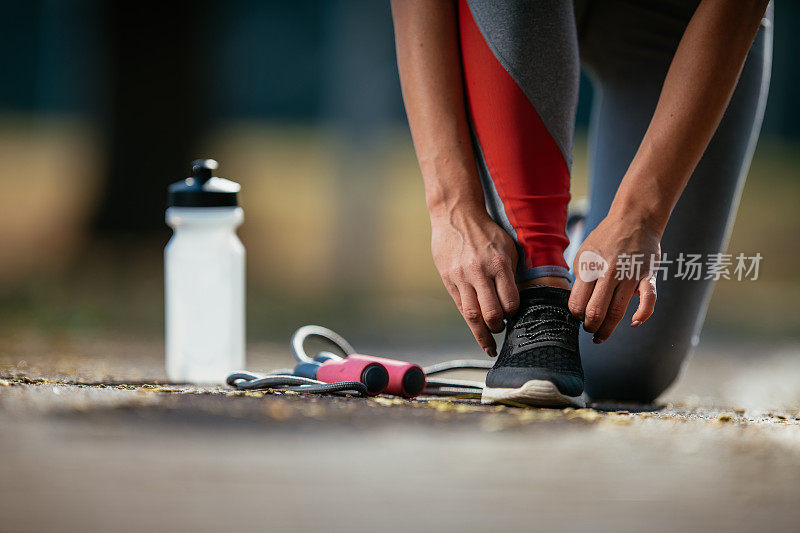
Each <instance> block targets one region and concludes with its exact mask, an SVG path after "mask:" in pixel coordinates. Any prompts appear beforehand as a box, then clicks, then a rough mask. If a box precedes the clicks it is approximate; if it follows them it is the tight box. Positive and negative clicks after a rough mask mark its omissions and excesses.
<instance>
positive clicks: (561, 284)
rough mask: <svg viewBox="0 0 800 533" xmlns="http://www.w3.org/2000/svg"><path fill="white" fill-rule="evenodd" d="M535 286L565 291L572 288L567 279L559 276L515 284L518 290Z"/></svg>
mask: <svg viewBox="0 0 800 533" xmlns="http://www.w3.org/2000/svg"><path fill="white" fill-rule="evenodd" d="M536 286H545V287H556V288H557V289H566V290H570V289H571V288H572V286H571V285H570V283H569V280H568V279H567V278H562V277H561V276H542V277H541V278H533V279H529V280H527V281H523V282H522V283H518V284H517V287H518V288H519V290H522V289H527V288H530V287H536Z"/></svg>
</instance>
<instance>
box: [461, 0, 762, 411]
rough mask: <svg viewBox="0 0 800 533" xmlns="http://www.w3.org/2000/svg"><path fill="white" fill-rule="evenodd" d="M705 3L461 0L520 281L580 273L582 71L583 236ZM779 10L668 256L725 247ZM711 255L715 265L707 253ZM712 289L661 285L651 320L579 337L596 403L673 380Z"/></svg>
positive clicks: (476, 132)
mask: <svg viewBox="0 0 800 533" xmlns="http://www.w3.org/2000/svg"><path fill="white" fill-rule="evenodd" d="M697 4H698V2H697V1H686V0H667V1H664V0H662V1H656V0H652V1H633V0H632V1H622V0H602V1H576V2H575V3H574V4H573V3H571V2H567V1H564V0H535V1H533V0H459V26H460V39H461V51H462V62H463V72H464V84H465V90H466V99H467V108H468V114H469V120H470V124H471V128H472V134H473V140H474V143H475V148H476V150H475V152H476V159H477V166H478V170H479V174H480V177H481V182H482V185H483V189H484V194H485V196H486V204H487V208H488V210H489V212H490V214H491V215H492V217H493V218H494V220H495V221H496V222H497V223H498V224H499V225H500V226H502V227H503V228H504V229H505V230H506V232H507V233H508V234H509V235H510V236H511V237H512V238H513V239H514V241H515V243H516V244H517V250H518V252H519V258H520V259H519V264H518V267H517V279H518V281H524V280H527V279H532V278H535V277H540V276H545V275H550V276H553V275H554V276H563V277H567V278H571V274H570V271H569V268H568V266H567V263H566V261H565V260H564V255H563V254H564V250H565V248H566V247H567V245H568V244H569V240H568V238H567V236H566V234H565V223H566V216H567V204H568V202H569V199H570V195H569V181H570V167H571V162H572V161H571V154H572V137H573V130H574V121H575V109H576V105H577V95H578V81H579V69H580V66H581V64H582V65H583V66H584V68H585V70H586V72H587V73H588V74H589V76H590V78H591V80H592V83H593V87H594V95H595V96H594V102H593V109H592V113H591V121H590V138H589V146H590V154H589V162H590V169H589V181H590V199H589V201H590V203H589V212H588V215H587V219H586V234H588V233H589V232H590V231H591V230H592V229H594V228H595V227H596V226H597V224H598V223H599V222H600V221H601V220H602V219H603V217H605V215H606V214H607V213H608V209H609V207H610V205H611V201H612V200H613V198H614V194H615V193H616V191H617V187H618V186H619V183H620V181H621V179H622V177H623V176H624V175H625V172H626V170H627V168H628V165H629V164H630V162H631V160H632V159H633V156H634V154H635V153H636V150H637V148H638V147H639V144H640V142H641V140H642V137H643V136H644V133H645V130H646V129H647V126H648V124H649V122H650V118H651V117H652V115H653V111H654V110H655V107H656V103H657V101H658V97H659V94H660V91H661V86H662V84H663V81H664V78H665V76H666V73H667V69H668V68H669V65H670V62H671V60H672V57H673V55H674V53H675V50H676V48H677V46H678V42H679V41H680V39H681V36H682V35H683V32H684V30H685V28H686V25H687V24H688V22H689V19H690V18H691V17H692V14H693V13H694V10H695V8H696V7H697ZM771 20H772V5H770V7H769V9H768V11H767V14H766V16H765V19H764V20H763V22H762V25H761V27H760V29H759V31H758V34H757V36H756V38H755V42H754V43H753V46H752V48H751V49H750V52H749V54H748V56H747V60H746V62H745V65H744V69H743V70H742V74H741V77H740V79H739V82H738V85H737V87H736V90H735V92H734V94H733V97H732V99H731V102H730V104H729V105H728V108H727V110H726V112H725V115H724V117H723V118H722V121H721V123H720V125H719V128H718V129H717V131H716V133H715V135H714V137H713V139H712V140H711V143H710V144H709V146H708V148H707V149H706V151H705V153H704V155H703V157H702V159H701V160H700V163H699V164H698V166H697V168H696V170H695V171H694V173H693V174H692V177H691V180H690V181H689V184H688V185H687V187H686V189H685V191H684V193H683V195H682V196H681V198H680V200H679V201H678V203H677V206H676V207H675V210H674V212H673V214H672V217H671V218H670V221H669V224H668V225H667V229H666V231H665V233H664V236H663V239H662V241H661V247H662V253H665V254H667V256H668V258H674V257H676V256H677V254H678V253H680V252H683V253H685V254H687V253H699V254H710V253H717V252H721V251H723V250H724V248H725V247H726V246H727V241H728V237H729V234H730V230H731V227H732V224H733V220H734V217H735V214H736V209H737V206H738V203H739V198H740V196H741V192H742V187H743V185H744V181H745V177H746V175H747V170H748V168H749V166H750V161H751V159H752V155H753V150H754V148H755V144H756V140H757V138H758V132H759V129H760V127H761V121H762V117H763V114H764V107H765V104H766V95H767V89H768V86H769V73H770V63H771V54H772V24H771ZM704 257H705V256H704ZM712 288H713V282H712V281H708V280H699V281H690V280H681V279H676V278H675V277H674V276H673V275H670V276H667V279H666V280H665V281H661V280H660V279H659V296H658V302H657V304H656V311H655V313H654V315H653V316H652V317H651V318H650V319H649V320H648V321H647V322H646V323H645V324H643V325H642V326H640V327H638V328H629V327H625V326H626V324H628V323H630V321H631V316H632V314H633V312H634V311H635V309H636V299H634V301H632V302H631V304H630V305H629V306H628V311H627V313H626V316H625V318H623V320H622V322H621V326H620V327H618V328H617V329H616V331H615V332H614V334H613V335H612V336H611V337H610V338H609V340H607V341H606V342H604V343H603V344H599V345H596V344H593V343H592V342H591V340H590V337H591V336H590V335H583V336H582V338H581V354H582V358H583V365H584V371H585V374H586V391H587V392H588V394H589V395H590V396H591V397H592V398H594V399H613V400H618V401H644V402H648V401H652V400H654V399H655V398H656V397H657V396H658V395H660V394H661V393H662V392H663V391H664V390H665V389H666V388H667V387H668V386H669V385H670V384H671V383H673V382H674V381H675V379H676V378H677V376H678V375H679V373H680V371H681V367H682V365H683V363H684V361H686V359H687V355H688V354H689V352H690V350H691V348H692V347H693V346H695V345H696V344H697V342H698V335H699V331H700V328H701V326H702V323H703V320H704V318H705V312H706V308H707V306H708V301H709V299H710V296H711V291H712Z"/></svg>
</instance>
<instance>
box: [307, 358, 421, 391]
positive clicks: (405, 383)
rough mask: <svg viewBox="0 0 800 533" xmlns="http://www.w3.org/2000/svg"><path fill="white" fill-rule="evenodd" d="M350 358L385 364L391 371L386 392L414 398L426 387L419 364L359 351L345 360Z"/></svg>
mask: <svg viewBox="0 0 800 533" xmlns="http://www.w3.org/2000/svg"><path fill="white" fill-rule="evenodd" d="M349 360H352V361H362V362H364V363H378V364H380V365H383V366H384V367H385V368H386V370H388V371H389V384H388V385H387V386H386V389H385V390H384V391H383V392H384V393H386V394H394V395H396V396H405V397H406V398H414V397H415V396H419V395H420V394H421V393H422V391H423V389H425V383H426V379H425V372H423V371H422V368H421V367H420V366H419V365H415V364H414V363H407V362H405V361H397V360H395V359H386V358H384V357H375V356H374V355H363V354H358V353H354V354H350V355H348V356H347V358H346V359H345V361H349ZM323 368H324V366H323Z"/></svg>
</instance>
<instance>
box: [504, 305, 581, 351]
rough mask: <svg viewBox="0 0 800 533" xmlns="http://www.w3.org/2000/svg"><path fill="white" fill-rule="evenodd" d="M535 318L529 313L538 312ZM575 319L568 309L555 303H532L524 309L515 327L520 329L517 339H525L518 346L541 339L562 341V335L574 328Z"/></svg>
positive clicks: (569, 332) (540, 340)
mask: <svg viewBox="0 0 800 533" xmlns="http://www.w3.org/2000/svg"><path fill="white" fill-rule="evenodd" d="M539 313H541V314H540V315H539V316H538V317H537V318H532V317H531V315H533V314H539ZM575 325H576V324H575V319H574V318H573V316H572V314H571V313H570V312H569V310H568V309H564V308H563V307H559V306H556V305H547V304H534V305H532V306H530V307H529V308H528V309H526V310H525V312H524V313H523V315H522V317H520V321H519V322H517V324H516V326H515V327H517V328H520V329H521V330H522V331H521V332H520V333H518V334H517V338H518V339H527V340H526V341H524V342H521V343H520V344H519V347H523V346H529V345H531V344H535V343H537V342H542V341H558V342H564V335H569V334H571V333H572V330H573V329H574V328H575Z"/></svg>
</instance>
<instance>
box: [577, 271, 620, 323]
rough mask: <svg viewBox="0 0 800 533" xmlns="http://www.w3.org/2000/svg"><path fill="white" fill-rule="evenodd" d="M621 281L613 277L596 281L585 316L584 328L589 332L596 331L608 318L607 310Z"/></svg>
mask: <svg viewBox="0 0 800 533" xmlns="http://www.w3.org/2000/svg"><path fill="white" fill-rule="evenodd" d="M618 284H619V281H618V280H616V279H613V278H611V277H603V278H600V279H599V280H597V283H595V286H594V290H593V291H592V296H591V298H589V303H588V304H586V312H585V313H584V318H583V329H585V330H586V331H588V332H589V333H594V332H596V331H597V330H598V329H599V328H600V326H601V325H602V324H603V320H605V319H606V311H607V310H608V305H609V304H610V303H611V298H612V297H613V296H614V290H615V289H616V288H617V285H618Z"/></svg>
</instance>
